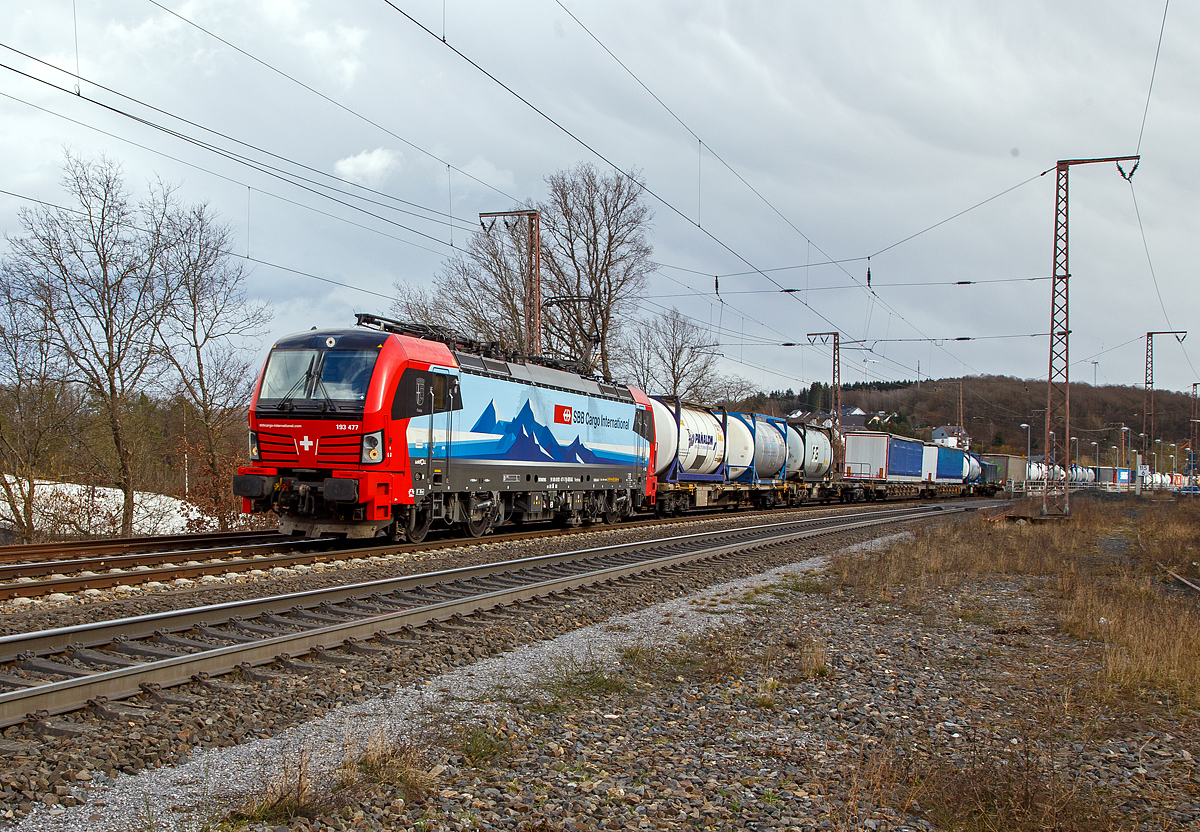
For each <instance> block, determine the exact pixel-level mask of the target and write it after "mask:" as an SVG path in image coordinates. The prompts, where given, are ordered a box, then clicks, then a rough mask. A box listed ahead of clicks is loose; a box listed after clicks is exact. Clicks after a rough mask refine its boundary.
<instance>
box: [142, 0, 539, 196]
mask: <svg viewBox="0 0 1200 832" xmlns="http://www.w3.org/2000/svg"><path fill="white" fill-rule="evenodd" d="M147 2H149V3H151V4H152V5H155V6H157V7H158V8H160V9H162V10H163V11H164V12H166V13H167V14H169V15H172V16H173V17H176V18H178V19H179V20H181V21H183V22H184V23H186V24H187V25H189V26H191V27H193V28H195V29H197V30H199V31H201V32H203V33H204V34H206V35H208V36H209V37H210V38H213V39H214V40H218V41H220V42H221V43H223V44H225V45H226V46H228V47H229V48H230V49H232V50H234V51H235V52H237V53H239V54H241V55H244V56H245V57H247V58H249V59H250V60H252V61H254V62H255V63H257V64H259V65H260V66H262V67H264V68H266V69H268V70H270V71H271V72H274V73H275V74H277V75H280V76H282V77H284V78H286V79H287V80H289V81H291V82H292V83H293V84H296V85H297V86H300V87H303V88H304V89H306V90H308V91H309V92H311V93H312V94H313V95H315V96H317V97H318V98H320V99H322V100H324V101H327V102H329V103H330V104H332V105H333V106H335V107H337V108H338V109H339V110H342V111H344V112H346V113H349V114H350V115H352V116H354V117H355V118H357V119H360V120H361V121H364V122H366V123H367V124H369V125H371V126H372V127H375V128H376V129H378V130H382V131H383V132H384V133H387V134H388V135H389V136H391V137H392V138H394V139H396V140H397V141H399V142H403V143H404V144H405V145H407V146H408V147H411V148H412V149H413V150H416V151H417V152H418V153H423V154H424V155H426V156H428V157H429V158H430V159H433V160H435V161H437V162H440V163H441V164H443V165H445V166H447V167H448V168H450V169H452V170H454V171H456V172H457V173H460V174H462V175H463V176H465V177H467V178H468V179H471V180H473V181H475V182H478V183H479V184H480V185H483V186H484V187H485V188H488V189H489V190H492V191H495V192H496V193H498V194H500V195H501V196H503V197H505V198H507V199H511V200H512V201H513V202H519V201H520V200H518V199H517V198H516V197H514V196H512V195H511V194H507V193H505V192H504V191H502V190H500V189H499V188H497V187H496V186H495V185H491V184H489V183H487V182H484V181H483V180H482V179H480V178H479V177H477V176H474V175H473V174H470V173H468V172H467V171H465V170H463V169H462V168H460V167H456V166H455V165H452V164H450V163H449V162H447V161H446V160H445V159H443V158H441V157H440V156H437V155H435V154H434V153H432V152H430V151H428V150H426V149H425V148H423V147H421V146H420V145H417V144H414V143H413V142H411V141H409V140H408V139H406V138H404V137H403V136H401V135H399V134H397V133H395V132H393V131H391V130H389V129H388V128H387V127H384V126H383V125H382V124H380V123H379V122H377V121H374V120H373V119H371V118H369V117H367V116H365V115H363V114H362V113H360V112H358V111H356V110H353V109H351V108H350V107H347V106H346V105H345V104H342V103H341V102H340V101H337V100H336V99H333V98H330V97H329V96H328V95H325V93H323V92H321V91H320V90H317V89H314V88H313V87H310V86H309V85H308V84H306V83H304V82H303V81H301V80H299V79H298V78H295V77H293V76H291V75H289V74H288V73H286V72H284V71H283V70H281V69H279V68H278V67H275V66H273V65H271V64H270V63H268V62H267V61H264V60H263V59H261V58H259V57H257V56H255V55H252V54H250V53H249V52H247V51H246V50H245V49H242V48H241V47H240V46H237V45H235V44H233V43H231V42H230V41H228V40H226V39H225V38H223V37H221V36H220V35H218V34H216V33H215V32H212V31H210V30H208V29H206V28H204V27H203V26H201V25H200V24H199V23H196V22H195V21H192V20H189V19H188V18H186V17H184V16H183V15H182V14H180V13H179V12H177V11H174V10H173V9H169V8H167V7H166V6H164V5H163V4H162V3H159V2H158V0H147Z"/></svg>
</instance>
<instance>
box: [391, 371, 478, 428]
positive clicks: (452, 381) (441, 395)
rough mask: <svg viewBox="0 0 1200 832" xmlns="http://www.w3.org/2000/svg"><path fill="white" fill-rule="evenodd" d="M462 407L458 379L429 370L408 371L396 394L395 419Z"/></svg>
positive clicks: (393, 395)
mask: <svg viewBox="0 0 1200 832" xmlns="http://www.w3.org/2000/svg"><path fill="white" fill-rule="evenodd" d="M450 410H462V396H461V394H460V393H459V389H458V379H457V378H455V377H454V376H451V375H447V374H445V373H434V372H430V371H429V370H413V369H408V370H405V371H404V373H403V374H402V375H401V376H400V380H399V381H398V382H396V391H395V392H394V393H393V394H392V418H393V419H412V418H415V417H417V416H428V415H429V414H431V413H445V412H447V411H450Z"/></svg>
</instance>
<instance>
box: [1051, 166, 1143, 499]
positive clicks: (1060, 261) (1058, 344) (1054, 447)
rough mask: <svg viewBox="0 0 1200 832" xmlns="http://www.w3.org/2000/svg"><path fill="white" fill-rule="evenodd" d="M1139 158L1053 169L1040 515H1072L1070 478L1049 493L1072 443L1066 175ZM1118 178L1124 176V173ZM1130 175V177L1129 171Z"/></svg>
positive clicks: (1069, 275) (1064, 470)
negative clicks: (1056, 468) (1080, 168)
mask: <svg viewBox="0 0 1200 832" xmlns="http://www.w3.org/2000/svg"><path fill="white" fill-rule="evenodd" d="M1138 158H1139V157H1137V156H1111V157H1108V158H1105V159H1060V160H1059V162H1058V164H1057V165H1056V166H1055V171H1056V172H1057V177H1058V181H1057V187H1056V188H1055V203H1054V277H1053V283H1052V285H1051V288H1050V372H1049V374H1048V376H1047V382H1048V383H1047V385H1046V386H1047V390H1046V444H1045V445H1044V446H1043V447H1045V449H1046V458H1045V466H1044V467H1045V474H1043V482H1042V485H1043V491H1042V514H1043V515H1050V514H1057V515H1064V516H1065V515H1069V514H1070V513H1071V490H1070V486H1069V482H1068V480H1069V479H1070V478H1069V477H1067V476H1064V477H1063V482H1062V493H1061V494H1051V493H1050V485H1051V482H1052V481H1053V480H1054V479H1055V475H1054V466H1055V465H1056V464H1057V462H1058V460H1059V459H1064V460H1065V459H1066V458H1067V454H1066V448H1067V447H1068V445H1069V443H1070V441H1071V377H1070V336H1071V326H1070V315H1069V307H1068V304H1067V289H1068V285H1069V281H1070V277H1071V270H1070V267H1069V258H1068V251H1069V247H1068V245H1067V228H1068V225H1067V172H1068V171H1070V169H1071V166H1072V165H1090V164H1094V163H1096V162H1115V163H1117V168H1118V170H1119V169H1120V164H1121V162H1128V161H1133V160H1135V159H1138ZM1047 173H1049V171H1047ZM1121 175H1122V176H1125V173H1124V171H1122V173H1121ZM1129 175H1130V176H1132V175H1133V174H1132V171H1131V172H1130V174H1129ZM1060 450H1061V451H1062V453H1060ZM1063 473H1064V475H1065V474H1066V473H1067V471H1066V467H1064V468H1063Z"/></svg>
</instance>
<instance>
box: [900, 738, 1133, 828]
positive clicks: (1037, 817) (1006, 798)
mask: <svg viewBox="0 0 1200 832" xmlns="http://www.w3.org/2000/svg"><path fill="white" fill-rule="evenodd" d="M905 786H906V787H907V788H908V790H909V792H910V793H914V794H919V795H920V803H921V806H922V808H923V809H924V810H925V817H926V818H927V819H929V820H931V821H933V822H934V824H935V825H936V826H937V828H939V829H946V830H970V832H1043V830H1055V832H1100V831H1101V830H1115V829H1122V828H1125V824H1124V823H1123V822H1122V821H1121V820H1120V819H1119V816H1118V815H1117V814H1116V812H1115V811H1114V810H1113V809H1112V808H1111V807H1110V806H1108V805H1106V804H1105V803H1104V802H1103V801H1102V800H1099V799H1097V798H1096V797H1094V796H1092V795H1091V794H1089V793H1088V792H1086V791H1083V790H1082V789H1081V786H1080V783H1079V782H1078V781H1072V780H1066V779H1064V778H1062V777H1061V776H1059V775H1058V774H1057V773H1056V772H1054V771H1053V770H1052V769H1051V768H1050V766H1049V763H1048V762H1047V760H1046V759H1045V755H1043V754H1042V753H1041V751H1040V749H1038V748H1036V747H1029V748H1026V749H1021V750H1018V751H1017V752H1015V753H1011V754H1008V755H1001V754H998V753H985V754H980V755H979V756H978V757H977V758H976V759H974V760H973V761H972V762H971V763H970V764H969V765H968V766H967V767H965V768H959V767H956V766H950V765H946V764H944V763H940V764H934V765H932V766H930V767H929V768H925V769H920V768H918V769H916V770H914V771H913V772H911V774H910V778H909V779H908V780H907V781H906V783H905Z"/></svg>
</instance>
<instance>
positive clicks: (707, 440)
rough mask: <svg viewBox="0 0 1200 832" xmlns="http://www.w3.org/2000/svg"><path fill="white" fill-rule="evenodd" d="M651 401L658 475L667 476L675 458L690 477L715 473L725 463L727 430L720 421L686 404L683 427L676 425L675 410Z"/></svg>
mask: <svg viewBox="0 0 1200 832" xmlns="http://www.w3.org/2000/svg"><path fill="white" fill-rule="evenodd" d="M650 402H651V410H652V411H653V412H654V435H655V439H656V441H657V442H658V448H657V452H656V453H655V456H654V470H655V473H656V474H660V475H661V474H664V473H666V471H667V469H668V468H669V467H670V466H671V462H672V461H673V460H675V459H678V460H679V464H680V466H682V468H683V470H684V471H686V472H687V473H689V474H713V473H716V472H717V471H718V470H719V469H720V467H721V463H722V462H724V461H725V431H724V429H722V427H721V422H720V420H719V419H718V418H717V417H716V416H714V415H713V414H712V413H710V412H709V411H707V410H704V409H702V408H698V407H692V406H689V405H684V406H683V407H682V408H681V409H680V419H679V421H680V424H676V422H675V413H674V410H673V408H671V407H670V406H668V405H665V404H663V403H662V402H660V401H658V399H651V400H650Z"/></svg>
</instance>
